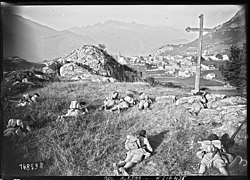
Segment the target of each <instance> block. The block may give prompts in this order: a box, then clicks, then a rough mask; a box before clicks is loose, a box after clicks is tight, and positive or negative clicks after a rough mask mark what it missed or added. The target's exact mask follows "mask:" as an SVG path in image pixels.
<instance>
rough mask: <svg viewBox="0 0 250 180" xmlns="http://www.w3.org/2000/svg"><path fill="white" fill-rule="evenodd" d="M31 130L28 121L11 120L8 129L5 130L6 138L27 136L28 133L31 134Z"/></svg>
mask: <svg viewBox="0 0 250 180" xmlns="http://www.w3.org/2000/svg"><path fill="white" fill-rule="evenodd" d="M30 131H31V128H30V126H29V124H28V122H26V121H22V120H21V119H10V120H9V121H8V125H7V129H5V130H4V136H9V135H11V134H12V135H15V134H16V135H26V133H27V132H30Z"/></svg>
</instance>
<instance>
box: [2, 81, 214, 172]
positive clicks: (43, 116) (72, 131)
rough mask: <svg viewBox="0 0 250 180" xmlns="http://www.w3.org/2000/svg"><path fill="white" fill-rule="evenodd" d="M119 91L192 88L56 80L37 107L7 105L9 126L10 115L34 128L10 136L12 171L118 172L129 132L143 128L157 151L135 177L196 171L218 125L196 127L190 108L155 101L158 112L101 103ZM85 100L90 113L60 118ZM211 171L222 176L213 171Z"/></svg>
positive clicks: (157, 91)
mask: <svg viewBox="0 0 250 180" xmlns="http://www.w3.org/2000/svg"><path fill="white" fill-rule="evenodd" d="M113 91H119V92H120V93H121V95H122V96H124V95H125V94H126V93H135V95H136V96H138V93H139V92H141V91H144V92H146V93H148V94H149V95H150V96H151V97H156V96H163V95H177V96H183V95H184V94H185V93H187V92H190V90H185V89H177V88H164V87H159V86H156V87H150V86H149V85H148V84H145V83H90V82H88V83H87V82H68V83H67V82H64V83H62V82H61V83H60V82H55V83H52V84H50V85H48V86H47V87H45V88H41V89H37V90H36V91H33V92H31V93H34V92H37V93H39V94H40V96H41V99H40V101H39V102H38V103H36V104H35V105H34V106H30V107H26V108H20V109H17V108H15V107H14V104H6V103H4V102H3V104H4V106H3V107H4V120H3V123H4V124H3V125H4V127H6V124H7V121H8V120H9V119H10V118H21V119H26V120H28V121H29V122H30V123H32V124H33V125H32V126H31V127H32V128H33V131H32V132H31V133H29V134H27V135H26V136H25V137H7V138H4V147H5V150H4V157H5V162H6V166H5V168H6V169H5V172H6V175H10V174H11V175H23V176H25V175H50V176H54V175H57V176H62V175H63V176H72V175H73V176H90V175H91V176H96V175H104V176H105V175H110V176H112V175H114V174H113V171H112V163H114V162H118V161H120V160H122V159H125V157H126V150H125V148H124V144H125V139H126V135H127V134H131V133H135V132H137V131H138V130H140V129H142V128H143V129H145V130H146V131H147V134H148V137H149V141H150V143H151V145H152V147H153V149H154V154H153V155H152V156H151V157H150V158H149V159H148V160H145V161H143V162H141V163H140V164H137V165H136V166H135V167H134V168H132V170H131V171H130V172H129V173H130V174H132V175H138V176H150V175H164V176H168V175H185V174H186V175H194V174H195V173H197V172H198V168H199V160H198V158H197V157H196V156H195V153H196V152H197V148H196V147H198V144H192V141H197V140H200V139H202V138H204V137H205V136H207V135H208V134H209V133H210V132H211V131H212V128H213V127H205V126H191V123H190V122H189V120H188V116H189V114H188V112H187V111H186V110H185V108H184V107H174V106H173V105H168V104H165V103H163V102H155V103H153V105H152V110H143V111H139V110H138V107H137V106H136V107H132V108H130V109H128V110H127V111H125V112H122V113H120V114H119V113H118V112H113V113H110V112H103V111H98V110H97V109H98V107H99V106H101V105H102V102H103V100H104V98H105V97H106V96H108V95H109V94H110V93H111V92H113ZM75 99H78V100H85V101H86V102H87V104H88V105H89V109H90V113H89V114H86V115H83V116H81V117H78V118H68V119H66V121H65V122H64V123H60V122H56V121H55V120H56V118H57V116H58V115H63V114H66V113H67V109H68V108H69V105H70V101H71V100H75ZM33 162H43V163H44V168H43V169H40V170H36V171H22V170H20V168H19V163H33ZM210 175H218V172H217V171H216V170H211V171H210Z"/></svg>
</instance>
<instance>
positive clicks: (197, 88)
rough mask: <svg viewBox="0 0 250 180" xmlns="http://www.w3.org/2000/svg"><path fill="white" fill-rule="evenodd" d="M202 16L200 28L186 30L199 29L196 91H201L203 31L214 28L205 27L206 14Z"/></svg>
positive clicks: (187, 29) (209, 30)
mask: <svg viewBox="0 0 250 180" xmlns="http://www.w3.org/2000/svg"><path fill="white" fill-rule="evenodd" d="M199 18H200V28H190V27H187V28H186V31H187V32H190V31H196V32H197V31H199V47H198V58H197V63H196V74H195V93H197V92H199V91H200V75H201V55H202V40H203V32H204V31H207V32H211V31H213V29H208V28H203V18H204V15H203V14H201V15H200V16H199Z"/></svg>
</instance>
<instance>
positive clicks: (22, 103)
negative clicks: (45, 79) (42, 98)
mask: <svg viewBox="0 0 250 180" xmlns="http://www.w3.org/2000/svg"><path fill="white" fill-rule="evenodd" d="M38 97H39V94H38V93H35V94H34V95H32V96H31V95H30V94H24V95H23V97H22V98H21V99H20V101H19V103H18V104H17V107H20V106H22V107H23V106H26V105H30V104H31V103H36V102H37V98H38Z"/></svg>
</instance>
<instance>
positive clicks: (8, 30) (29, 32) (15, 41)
mask: <svg viewBox="0 0 250 180" xmlns="http://www.w3.org/2000/svg"><path fill="white" fill-rule="evenodd" d="M4 10H5V9H3V11H2V27H3V56H4V57H8V56H19V57H21V58H23V59H27V60H28V61H30V62H42V61H43V60H45V59H53V58H55V57H58V56H60V55H62V54H65V53H67V52H70V51H72V50H73V49H75V48H77V47H79V46H80V45H82V44H85V43H86V44H92V43H95V41H94V40H93V39H91V38H90V37H88V36H81V35H77V34H74V33H72V32H69V31H56V30H54V29H52V28H49V27H47V26H44V25H41V24H38V23H36V22H33V21H31V20H28V19H25V18H23V17H21V16H18V15H15V14H12V13H9V12H8V11H4Z"/></svg>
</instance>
